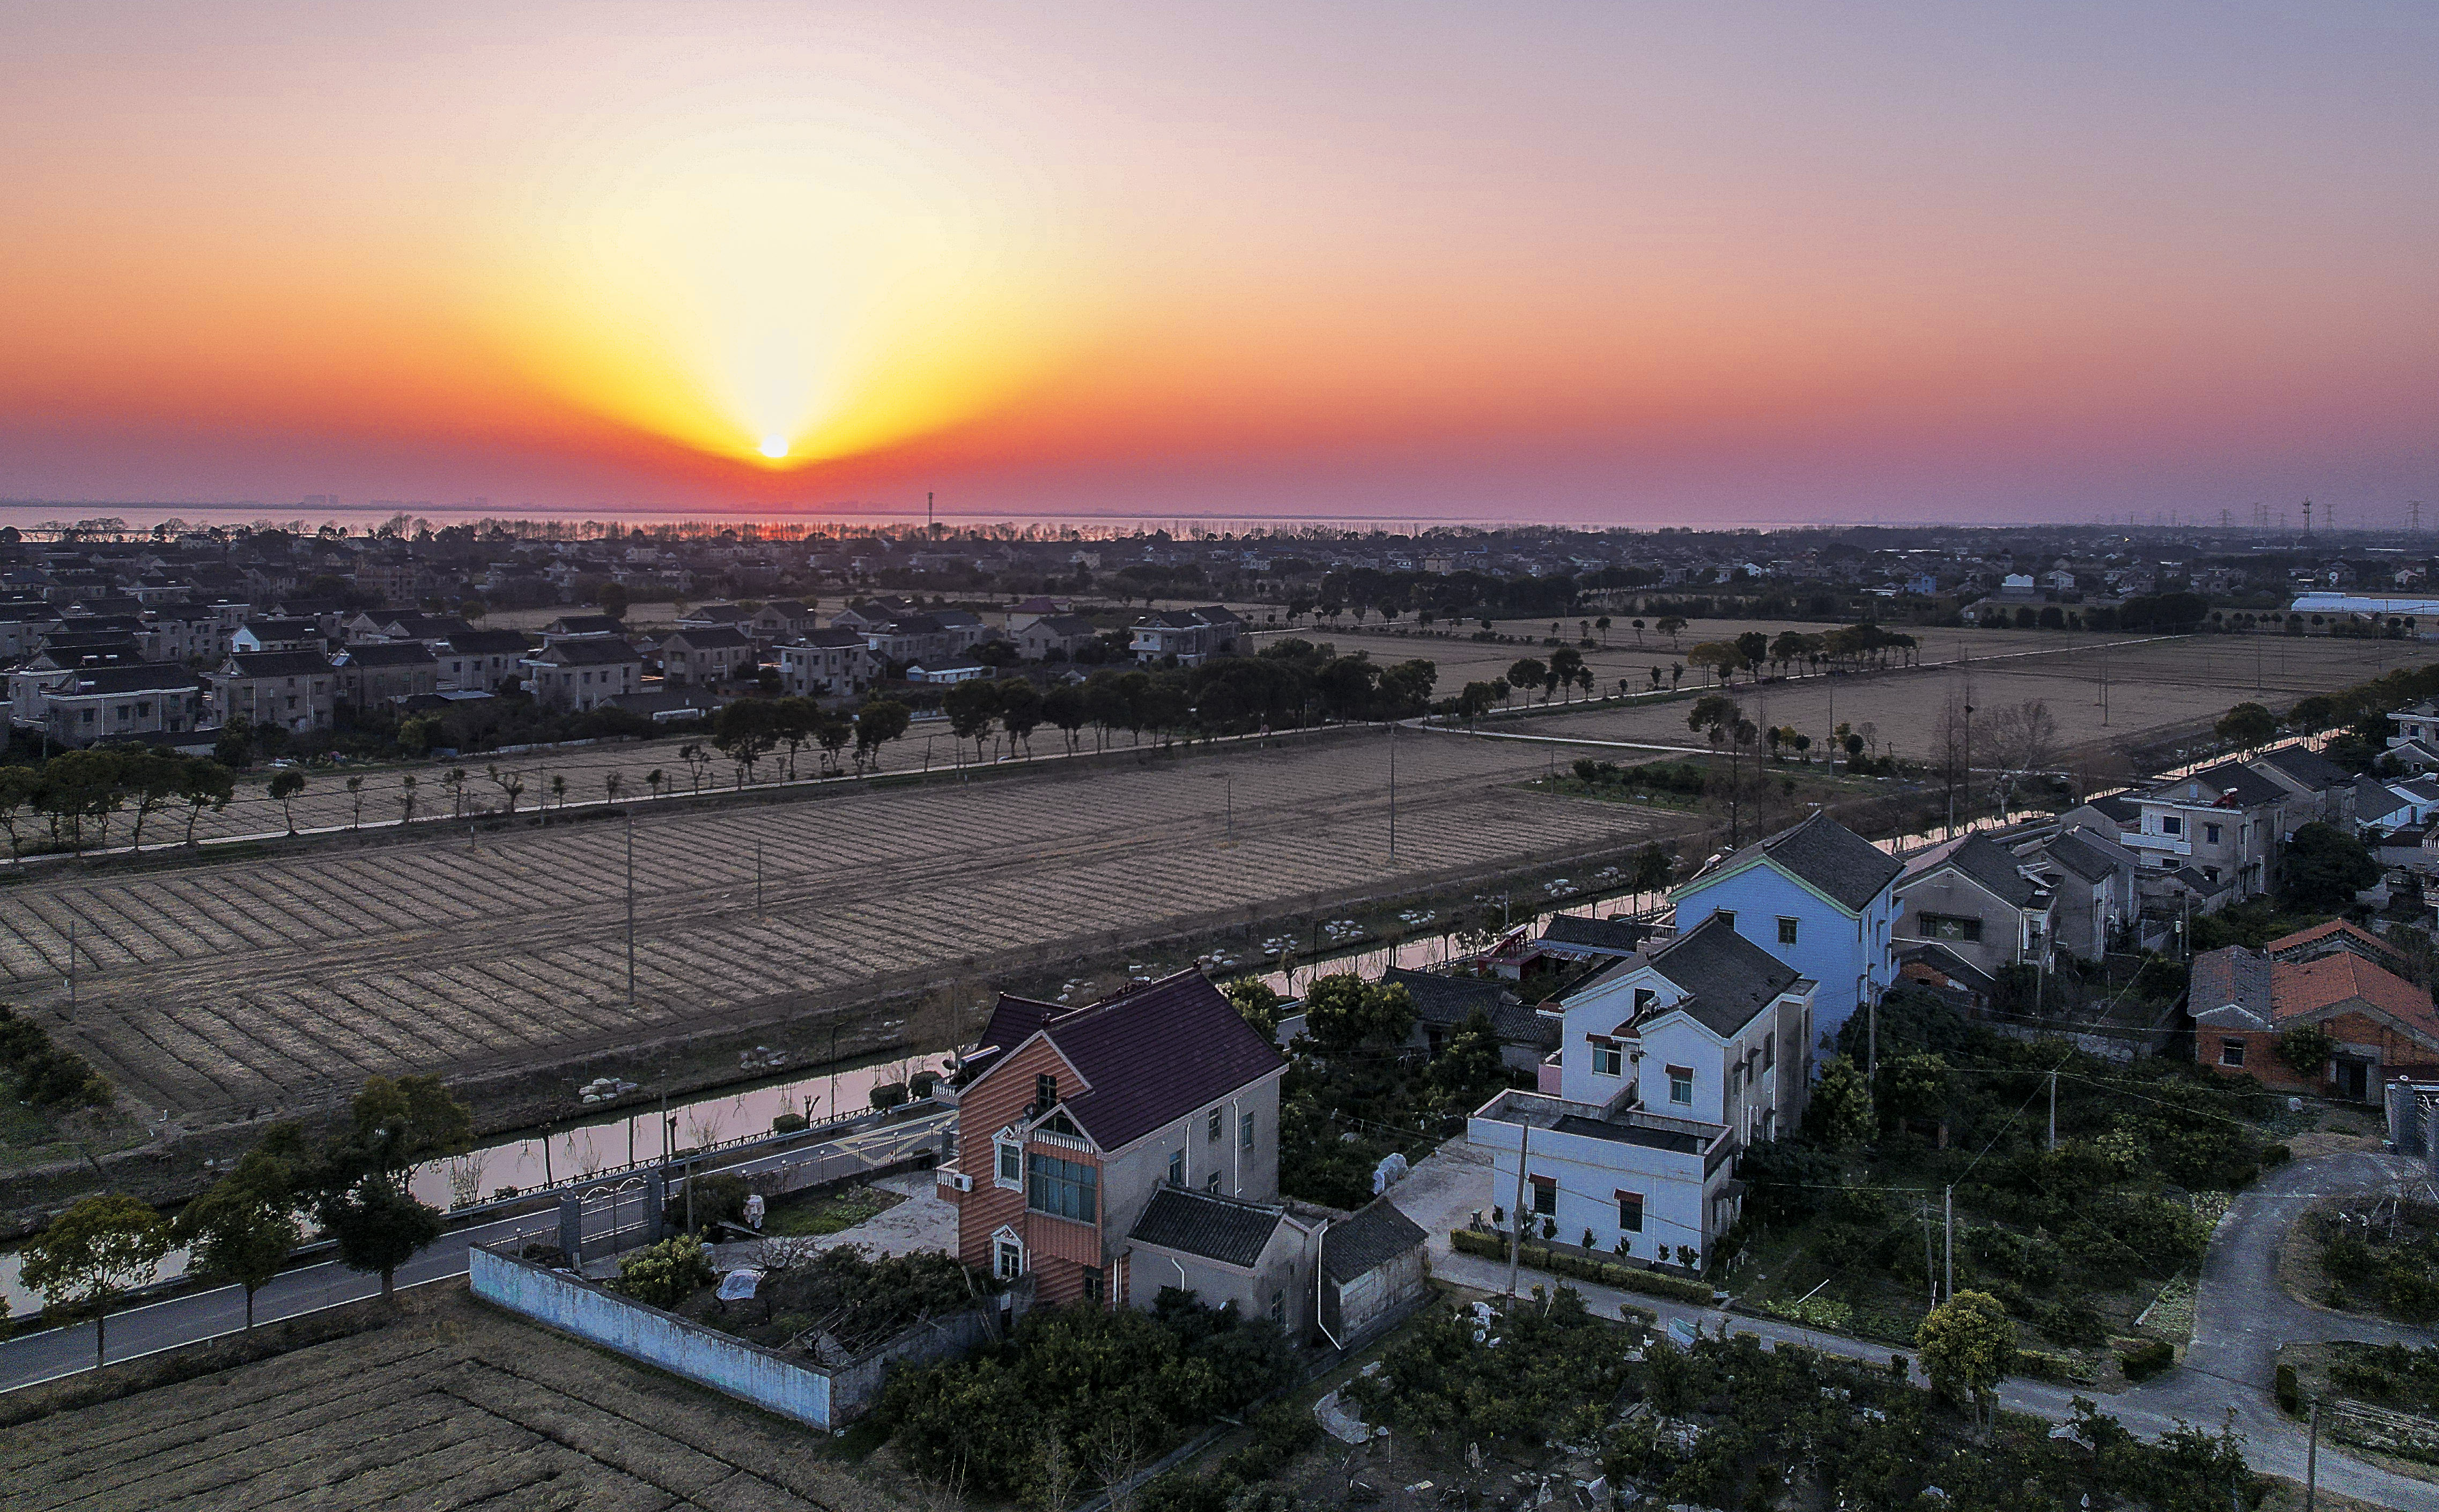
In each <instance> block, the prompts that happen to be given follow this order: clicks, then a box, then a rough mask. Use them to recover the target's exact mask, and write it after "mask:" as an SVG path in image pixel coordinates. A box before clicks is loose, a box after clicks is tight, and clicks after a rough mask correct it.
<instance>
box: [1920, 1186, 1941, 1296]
mask: <svg viewBox="0 0 2439 1512" xmlns="http://www.w3.org/2000/svg"><path fill="white" fill-rule="evenodd" d="M1922 1275H1923V1281H1924V1283H1925V1284H1926V1285H1928V1286H1929V1287H1930V1288H1931V1305H1932V1307H1938V1306H1939V1272H1938V1270H1937V1269H1935V1268H1934V1267H1933V1266H1932V1263H1931V1204H1930V1203H1929V1202H1927V1201H1926V1202H1924V1203H1923V1204H1922Z"/></svg>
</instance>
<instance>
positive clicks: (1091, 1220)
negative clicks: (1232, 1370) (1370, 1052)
mask: <svg viewBox="0 0 2439 1512" xmlns="http://www.w3.org/2000/svg"><path fill="white" fill-rule="evenodd" d="M1286 1070H1287V1061H1286V1059H1285V1058H1283V1057H1281V1055H1280V1054H1279V1051H1278V1047H1277V1046H1276V1045H1274V1044H1273V1043H1272V1042H1271V1041H1270V1040H1269V1039H1267V1038H1266V1037H1264V1036H1263V1035H1262V1034H1261V1033H1260V1032H1259V1031H1257V1030H1255V1028H1254V1027H1253V1026H1252V1025H1251V1024H1248V1023H1246V1022H1245V1021H1244V1019H1243V1017H1242V1016H1241V1015H1239V1014H1238V1013H1237V1010H1236V1008H1235V1006H1234V1005H1231V1004H1230V1003H1229V1002H1228V1000H1227V999H1226V998H1225V997H1223V996H1221V995H1220V991H1219V989H1218V988H1217V987H1213V986H1212V985H1211V983H1210V982H1209V981H1208V980H1207V979H1206V978H1204V977H1203V975H1202V973H1201V972H1199V971H1184V972H1180V973H1178V974H1177V975H1175V976H1170V977H1166V978H1164V979H1162V980H1160V981H1157V982H1151V983H1147V984H1144V985H1142V986H1138V987H1130V988H1129V989H1128V990H1126V991H1124V992H1121V993H1118V994H1116V995H1115V996H1113V997H1110V998H1106V999H1103V1000H1102V1001H1100V1002H1098V1003H1093V1004H1088V1005H1084V1006H1082V1007H1075V1008H1071V1007H1066V1006H1064V1005H1059V1004H1055V1003H1038V1002H1033V1001H1031V1000H1028V999H1024V998H1017V997H1008V996H1003V997H1002V998H1001V999H1000V1000H999V1003H998V1004H997V1005H996V1006H995V1007H994V1008H993V1009H992V1011H991V1015H990V1019H989V1022H988V1023H987V1024H986V1025H985V1026H984V1030H983V1036H982V1042H981V1044H980V1046H979V1047H978V1048H977V1049H976V1050H974V1052H973V1053H972V1054H970V1055H969V1056H968V1057H966V1058H965V1059H964V1061H963V1063H962V1064H961V1066H960V1068H959V1074H958V1078H957V1079H958V1082H959V1087H958V1092H957V1143H956V1149H957V1158H956V1160H955V1162H953V1163H952V1164H951V1165H944V1166H942V1167H941V1168H940V1171H939V1174H938V1181H939V1187H940V1192H941V1195H942V1196H943V1197H945V1198H948V1199H949V1200H950V1201H953V1202H954V1203H955V1204H956V1206H957V1254H958V1258H960V1259H962V1260H964V1261H965V1262H966V1263H967V1264H968V1265H973V1266H980V1267H986V1268H988V1269H989V1270H990V1271H991V1272H993V1273H995V1274H997V1275H1000V1276H1002V1277H1004V1278H1006V1279H1011V1280H1013V1279H1015V1278H1016V1277H1019V1276H1026V1275H1029V1276H1031V1277H1032V1278H1033V1281H1034V1296H1035V1299H1036V1300H1037V1301H1038V1302H1041V1303H1045V1304H1053V1305H1056V1304H1062V1303H1071V1302H1078V1301H1085V1302H1095V1303H1100V1304H1104V1305H1109V1304H1113V1303H1115V1302H1119V1301H1148V1299H1149V1297H1150V1295H1152V1294H1154V1293H1156V1292H1157V1290H1158V1288H1159V1287H1160V1286H1162V1285H1166V1284H1180V1285H1185V1286H1186V1289H1187V1290H1195V1291H1197V1292H1198V1294H1200V1295H1202V1300H1203V1301H1204V1302H1206V1303H1208V1304H1210V1305H1213V1306H1219V1305H1220V1304H1222V1303H1224V1302H1226V1301H1229V1300H1232V1299H1233V1300H1239V1301H1241V1302H1244V1303H1245V1304H1246V1305H1247V1307H1248V1310H1261V1311H1269V1310H1271V1305H1272V1302H1273V1296H1274V1295H1278V1294H1283V1295H1284V1297H1286V1298H1289V1299H1296V1300H1301V1299H1302V1298H1303V1297H1304V1295H1305V1293H1308V1292H1309V1291H1310V1290H1312V1284H1313V1283H1312V1277H1311V1276H1310V1274H1309V1268H1308V1272H1307V1273H1306V1274H1305V1275H1304V1276H1303V1277H1302V1279H1300V1280H1296V1279H1294V1278H1293V1277H1292V1275H1291V1272H1292V1271H1293V1270H1294V1269H1295V1268H1296V1267H1297V1266H1298V1265H1299V1264H1301V1263H1302V1261H1303V1257H1304V1256H1305V1255H1306V1254H1308V1253H1309V1249H1310V1246H1309V1244H1308V1243H1307V1242H1306V1241H1305V1236H1307V1235H1309V1232H1310V1231H1311V1229H1312V1227H1313V1225H1312V1223H1311V1222H1310V1221H1309V1220H1307V1219H1305V1218H1302V1217H1300V1216H1298V1215H1294V1214H1291V1213H1289V1212H1288V1210H1287V1208H1286V1207H1285V1205H1284V1204H1282V1203H1281V1202H1280V1201H1279V1196H1278V1190H1279V1181H1278V1122H1279V1081H1280V1078H1281V1076H1283V1075H1284V1074H1285V1072H1286ZM1164 1192H1169V1193H1173V1194H1175V1197H1174V1198H1173V1199H1172V1200H1171V1201H1169V1202H1168V1204H1167V1206H1166V1207H1165V1208H1163V1209H1162V1210H1161V1212H1160V1213H1159V1214H1158V1215H1156V1216H1157V1217H1158V1218H1159V1219H1160V1221H1159V1222H1158V1223H1156V1224H1155V1225H1154V1229H1155V1230H1156V1231H1157V1232H1153V1231H1150V1230H1148V1231H1146V1232H1145V1233H1144V1235H1143V1236H1141V1238H1140V1239H1139V1238H1138V1236H1137V1232H1136V1231H1137V1229H1138V1225H1139V1223H1141V1222H1143V1221H1145V1220H1146V1219H1147V1218H1148V1213H1149V1210H1150V1209H1151V1208H1152V1207H1153V1203H1154V1199H1155V1198H1158V1197H1161V1196H1162V1194H1163V1193H1164ZM1187 1199H1190V1200H1191V1201H1181V1200H1187ZM1188 1207H1190V1208H1192V1209H1194V1210H1195V1211H1193V1212H1191V1213H1188V1212H1186V1211H1185V1208H1188ZM1206 1207H1207V1208H1208V1209H1209V1210H1210V1211H1208V1212H1207V1213H1206V1212H1203V1211H1202V1209H1204V1208H1206ZM1256 1228H1258V1229H1259V1230H1260V1231H1261V1234H1260V1235H1259V1236H1255V1234H1254V1233H1253V1231H1254V1230H1255V1229H1256ZM1273 1235H1275V1236H1276V1238H1277V1240H1278V1242H1276V1243H1273V1242H1271V1236H1273ZM1206 1240H1207V1242H1206ZM1257 1240H1258V1242H1257ZM1198 1246H1199V1247H1198ZM1203 1250H1209V1251H1211V1252H1212V1253H1210V1254H1202V1251H1203ZM1152 1254H1157V1256H1158V1258H1159V1268H1158V1272H1157V1273H1148V1274H1147V1275H1145V1276H1137V1275H1135V1274H1134V1271H1135V1270H1136V1269H1137V1261H1138V1260H1139V1259H1142V1258H1146V1257H1148V1256H1149V1255H1152ZM1189 1268H1192V1269H1193V1271H1194V1272H1195V1273H1194V1275H1193V1277H1192V1284H1190V1285H1188V1284H1186V1278H1187V1276H1188V1270H1189ZM1171 1272H1174V1276H1175V1278H1177V1279H1175V1280H1172V1279H1171ZM1291 1283H1292V1284H1291ZM1139 1293H1140V1295H1139ZM1290 1310H1291V1316H1290V1317H1289V1318H1286V1319H1283V1320H1282V1321H1283V1322H1287V1323H1289V1324H1290V1325H1291V1326H1292V1325H1297V1324H1300V1323H1301V1322H1302V1321H1303V1319H1304V1318H1305V1316H1306V1315H1307V1312H1308V1311H1309V1309H1306V1308H1302V1307H1292V1308H1291V1309H1290Z"/></svg>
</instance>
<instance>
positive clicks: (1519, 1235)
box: [1507, 1115, 1533, 1297]
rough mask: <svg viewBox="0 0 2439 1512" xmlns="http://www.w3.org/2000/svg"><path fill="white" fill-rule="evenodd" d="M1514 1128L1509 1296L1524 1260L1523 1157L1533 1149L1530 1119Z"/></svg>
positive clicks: (1508, 1233)
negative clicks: (1514, 1191)
mask: <svg viewBox="0 0 2439 1512" xmlns="http://www.w3.org/2000/svg"><path fill="white" fill-rule="evenodd" d="M1520 1116H1521V1115H1520ZM1516 1128H1517V1139H1516V1205H1515V1206H1514V1207H1511V1208H1509V1209H1508V1210H1507V1294H1508V1295H1509V1296H1511V1297H1512V1296H1514V1295H1515V1294H1516V1268H1517V1267H1518V1266H1519V1265H1522V1263H1523V1261H1524V1157H1525V1156H1527V1155H1529V1154H1531V1153H1532V1150H1533V1124H1532V1120H1530V1119H1529V1118H1527V1119H1524V1120H1523V1121H1522V1122H1520V1123H1519V1124H1518V1125H1517V1126H1516Z"/></svg>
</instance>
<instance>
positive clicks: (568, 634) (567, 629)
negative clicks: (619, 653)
mask: <svg viewBox="0 0 2439 1512" xmlns="http://www.w3.org/2000/svg"><path fill="white" fill-rule="evenodd" d="M626 638H627V627H626V626H625V625H624V624H622V623H620V622H619V621H617V620H615V619H613V618H611V617H610V616H609V615H607V614H561V615H560V616H559V617H558V618H557V619H554V620H552V621H551V622H550V623H549V624H547V625H544V626H543V628H542V643H543V645H544V646H554V645H557V644H558V643H559V642H561V641H573V640H624V639H626Z"/></svg>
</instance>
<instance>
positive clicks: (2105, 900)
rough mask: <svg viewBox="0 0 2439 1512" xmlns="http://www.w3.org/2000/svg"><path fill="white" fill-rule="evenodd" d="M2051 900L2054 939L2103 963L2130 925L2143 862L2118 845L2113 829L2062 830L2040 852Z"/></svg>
mask: <svg viewBox="0 0 2439 1512" xmlns="http://www.w3.org/2000/svg"><path fill="white" fill-rule="evenodd" d="M2036 850H2037V855H2038V860H2039V862H2040V863H2041V867H2042V870H2041V874H2040V875H2041V879H2042V881H2043V883H2044V884H2045V885H2046V886H2048V888H2049V890H2050V894H2051V898H2052V899H2053V900H2052V902H2051V904H2050V938H2051V940H2052V942H2053V943H2054V944H2055V945H2056V947H2057V948H2058V949H2059V950H2062V951H2066V952H2070V953H2071V954H2073V955H2074V956H2075V958H2076V959H2078V960H2083V961H2098V960H2099V959H2100V958H2101V957H2102V956H2103V955H2104V954H2106V953H2107V952H2108V951H2109V948H2110V944H2111V943H2112V942H2114V941H2115V940H2116V938H2117V934H2118V932H2119V931H2120V930H2122V929H2124V928H2125V927H2126V926H2127V924H2129V923H2131V922H2132V921H2133V918H2134V915H2135V911H2136V910H2137V909H2138V908H2140V907H2141V900H2140V899H2139V898H2137V896H2136V894H2135V891H2134V876H2135V872H2136V871H2137V869H2138V868H2139V866H2140V864H2141V863H2140V862H2139V861H2138V860H2137V858H2136V857H2135V855H2134V853H2133V852H2132V851H2130V850H2127V848H2126V847H2125V846H2124V845H2119V844H2118V843H2117V828H2116V827H2115V826H2114V825H2111V826H2110V827H2108V828H2107V829H2106V830H2104V829H2102V828H2101V827H2098V826H2096V825H2092V826H2074V827H2061V828H2060V829H2059V831H2058V832H2057V833H2056V834H2055V835H2052V836H2050V837H2049V838H2048V839H2047V840H2044V841H2042V842H2040V844H2039V845H2038V846H2037V847H2036Z"/></svg>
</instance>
